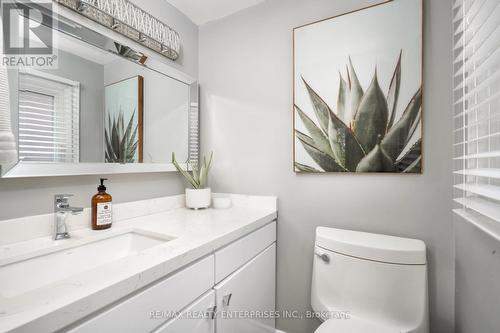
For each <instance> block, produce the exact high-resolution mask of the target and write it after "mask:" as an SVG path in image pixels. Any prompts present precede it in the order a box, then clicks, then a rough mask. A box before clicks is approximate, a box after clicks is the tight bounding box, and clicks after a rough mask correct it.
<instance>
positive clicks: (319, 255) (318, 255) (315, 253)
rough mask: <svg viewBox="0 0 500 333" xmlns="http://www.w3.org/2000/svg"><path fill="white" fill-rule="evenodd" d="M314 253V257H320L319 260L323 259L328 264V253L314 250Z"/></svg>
mask: <svg viewBox="0 0 500 333" xmlns="http://www.w3.org/2000/svg"><path fill="white" fill-rule="evenodd" d="M314 255H315V256H316V257H318V258H320V259H321V260H323V261H324V262H325V264H329V263H330V257H329V256H328V254H326V253H318V252H314Z"/></svg>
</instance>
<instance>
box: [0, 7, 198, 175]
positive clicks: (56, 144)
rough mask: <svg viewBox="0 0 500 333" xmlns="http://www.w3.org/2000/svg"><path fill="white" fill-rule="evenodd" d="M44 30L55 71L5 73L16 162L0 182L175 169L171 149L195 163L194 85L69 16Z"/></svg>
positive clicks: (195, 113) (181, 159) (195, 116)
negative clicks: (51, 42) (50, 37)
mask: <svg viewBox="0 0 500 333" xmlns="http://www.w3.org/2000/svg"><path fill="white" fill-rule="evenodd" d="M45 29H46V31H45V32H46V33H47V34H53V36H54V38H53V39H54V40H55V41H57V43H56V44H54V46H55V47H56V48H57V51H56V54H57V66H56V67H54V68H11V69H9V70H8V80H9V88H10V103H11V119H12V127H13V128H12V130H13V133H14V135H15V137H16V140H17V147H18V163H17V164H13V165H10V166H2V176H3V177H30V176H56V175H75V174H94V173H127V172H154V171H173V170H174V168H173V167H172V165H171V164H170V161H171V155H172V152H175V153H176V157H178V160H179V161H186V162H187V161H191V162H194V160H193V159H195V158H197V156H198V154H197V150H198V142H197V131H198V129H197V126H198V108H197V105H198V104H197V100H198V96H197V93H198V88H197V84H196V82H194V80H191V79H185V78H184V79H179V78H175V77H172V76H171V75H167V74H166V73H164V72H162V69H161V68H160V67H161V66H160V67H156V68H153V67H152V66H150V65H149V64H148V60H147V56H146V55H145V54H143V53H140V52H137V51H134V50H133V49H132V48H130V47H128V46H125V45H123V44H120V43H117V42H115V41H114V40H112V39H110V38H109V37H106V36H104V35H101V34H99V33H97V32H95V31H93V30H91V29H89V28H87V27H85V26H82V25H79V24H76V23H74V22H72V21H70V20H69V19H67V18H64V19H63V18H62V17H60V18H59V21H58V25H57V29H51V28H49V27H45ZM193 135H194V136H195V138H194V139H193Z"/></svg>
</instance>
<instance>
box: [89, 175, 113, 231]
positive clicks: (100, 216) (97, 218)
mask: <svg viewBox="0 0 500 333" xmlns="http://www.w3.org/2000/svg"><path fill="white" fill-rule="evenodd" d="M105 180H108V179H107V178H101V185H99V186H98V187H97V191H98V192H97V194H96V195H94V196H93V197H92V229H93V230H103V229H109V228H111V224H112V223H113V211H112V200H113V198H112V197H111V195H109V194H108V193H106V186H104V181H105Z"/></svg>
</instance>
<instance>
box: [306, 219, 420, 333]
mask: <svg viewBox="0 0 500 333" xmlns="http://www.w3.org/2000/svg"><path fill="white" fill-rule="evenodd" d="M311 305H312V308H313V310H314V313H315V315H316V317H319V318H320V319H322V320H323V323H322V324H321V326H320V327H319V328H318V329H317V330H316V331H315V333H429V316H428V294H427V261H426V249H425V244H424V242H422V241H420V240H416V239H408V238H400V237H393V236H387V235H379V234H372V233H365V232H357V231H350V230H343V229H333V228H325V227H318V228H317V229H316V242H315V246H314V263H313V272H312V287H311Z"/></svg>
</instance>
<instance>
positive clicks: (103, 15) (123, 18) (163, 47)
mask: <svg viewBox="0 0 500 333" xmlns="http://www.w3.org/2000/svg"><path fill="white" fill-rule="evenodd" d="M57 2H58V3H60V4H61V5H63V6H64V7H67V8H69V9H71V10H73V11H75V12H77V13H79V14H81V15H83V16H85V17H87V18H89V19H91V20H92V21H95V22H97V23H99V24H101V25H103V26H105V27H108V28H110V29H112V30H114V31H116V32H118V33H119V34H121V35H123V36H125V37H128V38H130V39H133V40H135V41H136V42H138V43H140V44H142V45H144V46H145V47H147V48H149V49H151V50H153V51H155V52H157V53H160V54H162V55H164V56H165V57H167V58H169V59H171V60H176V59H177V58H179V54H180V49H181V41H180V37H179V34H178V33H177V31H175V30H174V29H172V28H170V27H169V26H168V25H166V24H165V23H163V22H161V21H160V20H159V19H157V18H155V17H154V16H152V15H151V14H149V13H147V12H145V11H144V10H142V9H141V8H139V7H137V6H136V5H134V4H132V3H131V2H130V1H128V0H57Z"/></svg>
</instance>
